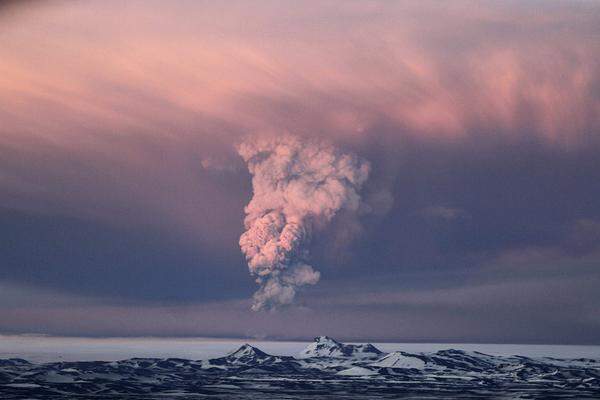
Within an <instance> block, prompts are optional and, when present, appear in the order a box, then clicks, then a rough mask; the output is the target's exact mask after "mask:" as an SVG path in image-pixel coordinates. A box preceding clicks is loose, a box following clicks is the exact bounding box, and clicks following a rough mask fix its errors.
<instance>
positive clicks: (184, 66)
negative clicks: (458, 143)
mask: <svg viewBox="0 0 600 400" xmlns="http://www.w3.org/2000/svg"><path fill="white" fill-rule="evenodd" d="M34 4H35V3H34ZM34 4H32V5H31V6H30V7H29V8H25V7H26V6H24V7H23V8H22V9H21V10H20V12H17V13H12V14H11V19H10V20H8V19H5V20H3V26H2V28H0V34H1V35H2V37H3V43H4V44H5V45H3V47H2V49H0V58H1V59H2V65H1V67H0V68H1V74H0V105H1V110H2V118H3V121H4V124H3V127H2V136H3V140H2V141H3V142H10V143H14V142H16V141H23V140H26V139H25V137H27V136H29V137H36V138H42V139H44V140H46V141H48V142H50V143H54V144H60V145H61V146H68V147H71V148H74V149H76V148H79V147H80V146H81V147H86V146H90V145H93V146H96V145H98V143H97V141H98V139H97V138H98V136H101V135H102V134H104V133H105V131H110V132H111V133H113V134H114V133H117V134H119V135H125V134H131V133H132V132H139V133H143V134H145V135H158V136H161V137H164V136H166V137H172V136H177V135H178V134H180V132H177V131H175V130H173V129H169V127H170V126H171V124H173V123H174V122H177V121H179V122H182V123H184V122H185V121H187V120H189V119H190V115H202V116H204V117H209V118H212V119H215V120H220V121H227V122H228V123H231V124H233V125H235V126H237V127H239V128H241V129H243V130H247V131H255V130H264V129H274V128H275V129H276V128H286V129H289V130H292V131H294V132H297V133H301V134H302V133H309V132H314V131H319V132H328V134H330V135H334V136H338V137H346V136H347V135H350V136H356V135H358V137H364V136H368V135H369V132H370V131H369V129H370V128H373V127H374V126H375V125H376V124H377V123H378V122H380V121H388V122H390V121H391V122H392V123H393V124H394V125H396V126H397V127H398V129H400V130H402V131H403V132H407V133H409V134H413V135H421V136H423V135H426V136H431V137H454V138H457V137H462V136H465V135H467V134H468V133H469V132H470V131H472V130H473V129H479V128H480V127H481V126H485V125H491V126H493V127H494V128H500V129H502V130H506V131H507V132H511V131H514V132H517V131H522V129H520V128H523V126H526V127H527V128H529V129H534V130H535V131H537V132H538V133H540V134H542V135H544V136H545V137H547V138H548V139H549V140H552V141H557V142H569V141H573V140H577V137H579V136H582V135H584V134H586V133H587V132H588V131H589V130H590V129H591V128H592V127H597V126H598V122H599V121H598V119H599V117H598V114H599V110H600V101H599V99H598V93H594V89H593V88H594V85H596V86H597V81H598V73H597V71H598V70H599V69H598V61H597V60H598V58H599V57H598V53H599V49H598V45H597V43H598V41H597V40H594V38H596V37H597V35H598V32H597V29H593V28H592V26H593V22H594V18H593V17H594V14H592V15H589V14H590V13H589V10H587V9H586V7H585V5H584V4H579V7H577V5H576V4H574V5H573V6H572V7H568V6H565V5H560V4H557V5H555V6H552V7H548V9H545V10H544V13H543V14H542V13H541V12H536V10H535V6H534V5H531V6H530V7H529V8H528V7H527V6H517V5H512V6H509V5H506V6H504V7H503V6H502V4H500V3H487V5H486V3H475V4H473V3H469V2H460V3H453V5H444V6H441V5H440V4H439V3H420V2H419V3H414V4H413V5H407V4H405V3H402V4H398V3H388V2H366V3H362V2H358V3H355V2H343V3H338V2H328V3H325V4H323V5H319V6H318V7H315V6H310V7H308V6H306V7H304V6H301V5H298V4H292V3H290V4H285V6H284V5H283V4H281V3H271V2H261V3H259V4H258V5H257V6H252V7H248V6H247V3H243V2H240V3H231V4H230V5H228V6H216V5H209V4H203V5H200V4H197V3H185V2H182V3H177V4H174V5H170V6H166V5H165V4H164V3H158V2H157V3H153V2H151V3H142V2H139V3H138V2H130V3H128V5H127V6H123V5H122V4H120V3H116V2H110V1H109V2H96V3H92V4H90V3H68V2H49V3H47V4H37V5H34ZM565 26H567V27H568V29H565ZM590 30H592V32H590ZM524 110H525V111H524ZM32 116H35V118H32ZM190 130H192V129H190ZM220 134H221V133H219V132H206V133H203V135H209V136H210V135H213V136H218V135H220ZM352 140H354V139H352Z"/></svg>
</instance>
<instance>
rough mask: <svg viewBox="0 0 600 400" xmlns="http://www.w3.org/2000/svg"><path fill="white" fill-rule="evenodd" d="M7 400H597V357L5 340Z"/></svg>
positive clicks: (552, 351)
mask: <svg viewBox="0 0 600 400" xmlns="http://www.w3.org/2000/svg"><path fill="white" fill-rule="evenodd" d="M0 398H2V399H40V400H41V399H309V398H310V399H396V398H405V399H422V398H433V399H455V398H498V399H525V398H528V399H531V398H539V399H566V398H571V399H600V346H535V345H474V344H473V345H467V344H402V343H385V344H378V343H376V344H374V345H370V344H342V343H339V342H337V341H335V340H333V339H331V338H328V337H325V336H322V337H318V338H315V341H314V342H313V343H301V342H261V341H255V342H251V343H250V344H244V342H241V341H232V340H218V339H154V338H148V339H82V338H54V337H32V336H0Z"/></svg>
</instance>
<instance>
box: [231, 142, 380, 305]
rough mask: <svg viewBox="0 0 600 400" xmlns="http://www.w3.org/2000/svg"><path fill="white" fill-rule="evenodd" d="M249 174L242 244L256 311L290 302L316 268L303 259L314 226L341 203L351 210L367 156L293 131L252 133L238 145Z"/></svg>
mask: <svg viewBox="0 0 600 400" xmlns="http://www.w3.org/2000/svg"><path fill="white" fill-rule="evenodd" d="M238 152H239V154H240V155H241V156H242V157H243V158H244V160H245V161H246V162H247V164H248V170H249V171H250V173H251V174H252V186H253V190H254V195H253V197H252V200H250V203H248V205H247V206H246V208H245V211H246V218H245V220H244V225H245V228H246V231H245V232H244V233H243V234H242V236H241V237H240V247H241V249H242V252H243V253H244V254H245V255H246V259H247V260H248V268H249V269H250V273H251V274H252V275H253V276H256V282H257V283H258V284H259V285H260V289H258V291H257V292H256V293H255V294H254V304H253V305H252V309H253V310H254V311H258V310H263V309H271V308H276V307H277V306H280V305H285V304H290V303H291V302H292V300H293V299H294V296H295V294H296V291H297V289H298V288H299V287H300V286H303V285H314V284H315V283H317V282H318V281H319V277H320V274H319V272H318V271H315V270H314V269H313V267H312V266H310V265H309V264H308V262H307V261H308V250H307V245H308V243H309V242H310V240H311V235H312V234H313V232H314V231H315V230H317V229H319V228H322V227H324V226H325V225H326V224H328V223H329V222H330V221H331V219H332V218H333V217H334V216H335V214H336V213H337V212H338V211H339V210H340V209H342V208H347V209H349V210H357V209H358V207H359V205H360V196H359V194H358V192H359V190H360V188H361V186H362V185H363V183H364V182H365V181H366V180H367V177H368V175H369V168H370V166H369V163H368V162H367V161H364V160H361V159H359V158H358V157H356V156H354V155H352V154H345V153H342V152H340V151H338V150H336V149H335V148H334V147H332V146H331V145H329V144H327V143H324V142H321V141H317V140H305V141H302V140H300V139H299V138H296V137H294V136H289V135H284V136H279V137H256V138H252V139H250V140H248V141H246V142H244V143H242V144H241V145H240V146H239V147H238Z"/></svg>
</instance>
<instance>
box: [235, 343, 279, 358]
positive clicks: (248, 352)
mask: <svg viewBox="0 0 600 400" xmlns="http://www.w3.org/2000/svg"><path fill="white" fill-rule="evenodd" d="M227 357H232V358H242V357H244V358H247V357H257V358H264V357H269V355H268V354H267V353H265V352H264V351H262V350H260V349H258V348H256V347H254V346H252V345H249V344H248V343H244V344H243V345H242V346H240V348H239V349H237V350H236V351H234V352H232V353H229V354H228V355H227Z"/></svg>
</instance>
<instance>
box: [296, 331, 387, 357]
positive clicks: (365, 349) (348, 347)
mask: <svg viewBox="0 0 600 400" xmlns="http://www.w3.org/2000/svg"><path fill="white" fill-rule="evenodd" d="M380 354H381V351H380V350H379V349H377V348H376V347H375V346H373V345H372V344H343V343H340V342H338V341H337V340H335V339H333V338H330V337H329V336H317V337H316V338H315V339H314V342H313V343H311V344H309V345H308V346H307V347H306V348H305V349H304V350H303V351H302V352H300V355H301V356H302V357H358V358H370V357H375V356H378V355H380Z"/></svg>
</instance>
